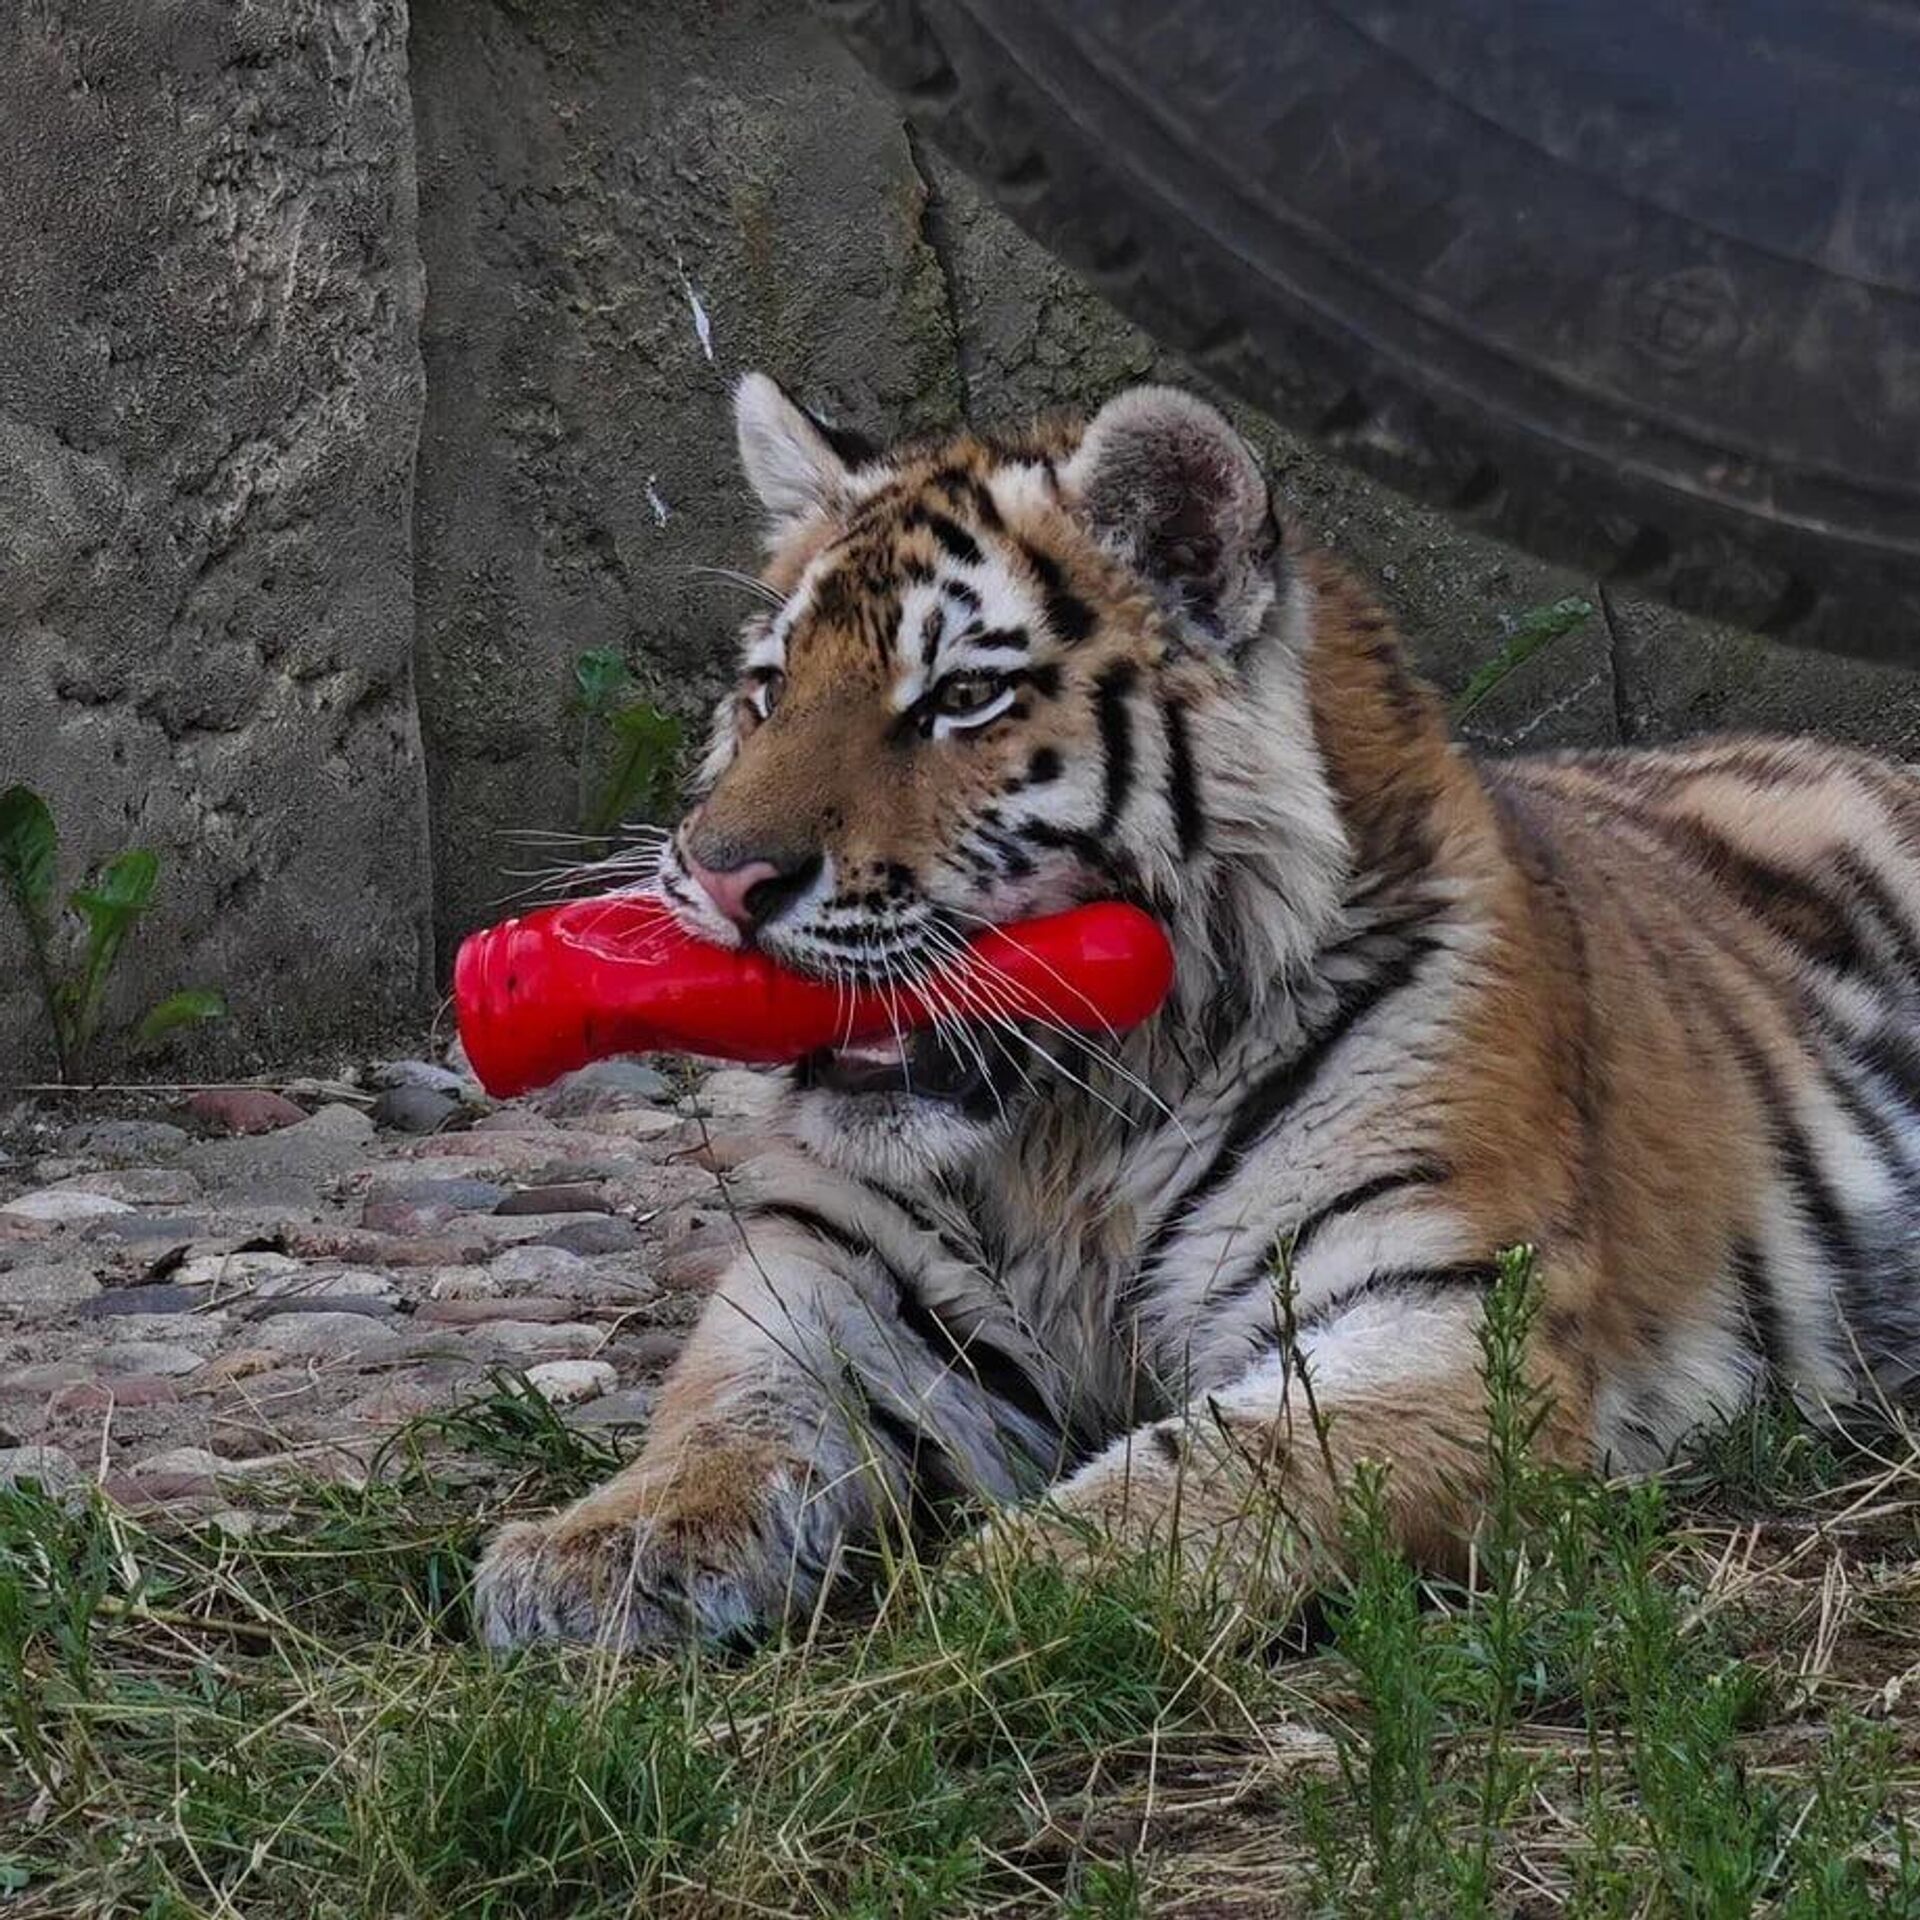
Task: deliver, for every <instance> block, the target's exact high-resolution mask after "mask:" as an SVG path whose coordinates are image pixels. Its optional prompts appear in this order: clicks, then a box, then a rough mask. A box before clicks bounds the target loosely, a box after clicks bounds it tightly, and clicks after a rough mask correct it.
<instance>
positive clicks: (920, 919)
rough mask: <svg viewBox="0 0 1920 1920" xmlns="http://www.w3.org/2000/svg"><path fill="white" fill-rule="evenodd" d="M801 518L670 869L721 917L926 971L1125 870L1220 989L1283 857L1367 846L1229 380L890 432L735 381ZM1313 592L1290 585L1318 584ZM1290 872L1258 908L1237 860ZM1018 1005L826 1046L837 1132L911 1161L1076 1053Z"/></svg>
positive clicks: (1288, 864)
mask: <svg viewBox="0 0 1920 1920" xmlns="http://www.w3.org/2000/svg"><path fill="white" fill-rule="evenodd" d="M736 419H737V427H738V433H739V443H740V457H741V461H742V464H743V466H744V468H745V470H746V475H747V479H748V481H749V483H750V484H751V486H752V487H753V489H754V491H755V492H756V493H757V494H758V496H759V498H760V500H761V502H762V503H763V505H764V507H765V508H766V511H767V513H768V515H769V516H770V519H771V557H770V559H769V561H768V563H767V565H766V567H765V569H764V572H763V574H762V580H763V582H764V584H765V587H766V589H767V593H766V605H765V607H764V609H763V610H762V611H760V612H758V613H756V614H755V616H754V617H753V618H752V619H751V620H749V622H748V623H747V626H746V630H745V633H744V636H743V643H742V649H741V664H740V676H739V681H738V684H737V687H736V689H735V691H734V692H733V693H732V694H731V695H730V696H729V697H728V698H727V699H726V700H725V701H724V702H723V703H722V705H721V708H720V710H719V713H718V715H717V717H716V723H715V728H714V735H713V741H712V746H711V749H710V752H709V754H708V756H707V759H706V762H705V765H704V767H703V768H702V770H701V774H700V776H699V779H698V782H697V796H698V797H697V800H696V804H694V805H693V807H692V808H691V810H690V811H689V812H688V814H687V815H686V817H685V819H684V820H683V821H682V823H681V824H680V826H679V828H678V830H677V831H676V833H675V834H674V835H673V836H672V838H671V840H670V842H669V843H668V846H667V848H666V850H665V852H664V855H663V858H662V863H661V869H660V886H661V888H662V890H663V891H664V892H665V894H666V896H667V898H668V899H669V900H670V901H671V902H672V904H673V906H674V908H675V910H676V912H677V913H678V914H679V915H680V917H681V918H682V920H683V921H684V922H685V924H686V925H688V926H689V927H690V928H691V929H692V930H693V931H695V932H696V933H698V934H700V935H701V936H703V937H705V938H707V939H710V940H716V941H719V942H721V943H723V944H728V945H744V944H751V945H754V946H757V947H760V948H762V949H764V950H765V951H766V952H767V953H769V954H770V955H772V956H774V957H775V958H777V959H778V960H779V961H781V962H782V963H783V964H785V965H787V966H789V967H792V968H795V969H798V970H799V971H801V972H804V973H808V974H812V975H816V976H821V977H825V978H829V979H833V978H858V979H861V980H863V981H873V982H885V981H888V980H897V979H900V978H904V977H912V976H914V975H916V974H920V973H923V972H926V971H928V970H930V969H932V968H933V967H935V966H936V965H938V964H939V963H940V962H941V961H942V960H943V959H945V958H947V957H949V956H950V955H951V954H952V953H953V952H954V950H955V949H956V947H957V946H958V945H959V944H960V943H961V942H962V941H964V940H965V939H966V937H967V936H968V935H969V934H970V933H972V932H974V931H976V930H977V929H978V928H980V927H981V926H983V925H985V924H988V923H998V922H1003V921H1010V920H1016V919H1022V918H1025V917H1028V916H1030V915H1034V914H1041V913H1047V912H1052V911H1055V910H1058V909H1061V908H1064V907H1067V906H1071V905H1074V904H1077V903H1079V902H1082V901H1086V900H1089V899H1095V898H1105V897H1124V898H1129V899H1133V900H1137V901H1139V902H1141V903H1143V904H1145V905H1147V906H1149V907H1150V908H1151V909H1152V910H1153V911H1155V912H1156V913H1158V914H1159V915H1160V916H1161V917H1162V918H1163V920H1165V921H1166V922H1167V924H1168V925H1169V926H1170V928H1171V929H1172V930H1173V932H1174V934H1175V936H1176V946H1177V949H1178V951H1179V953H1180V969H1181V994H1182V996H1183V999H1184V1000H1185V1002H1186V1003H1188V1004H1189V1005H1191V1004H1195V1003H1197V1002H1198V1001H1199V1000H1200V999H1203V998H1204V997H1205V996H1206V995H1207V994H1208V993H1209V992H1210V991H1212V990H1213V988H1214V986H1215V985H1216V984H1217V982H1216V981H1215V980H1214V979H1213V976H1214V974H1215V973H1217V972H1218V970H1220V969H1222V968H1233V967H1236V966H1238V967H1243V968H1251V969H1254V970H1255V971H1260V970H1266V971H1271V970H1272V969H1273V968H1274V967H1276V966H1280V965H1284V964H1285V962H1286V961H1287V959H1288V958H1289V957H1290V956H1289V954H1288V953H1287V951H1286V950H1285V949H1286V947H1287V944H1288V942H1289V941H1290V940H1291V939H1293V938H1295V935H1294V934H1293V933H1292V932H1291V931H1289V930H1288V929H1290V928H1291V926H1292V919H1291V918H1288V919H1287V925H1286V928H1285V929H1283V928H1281V927H1280V926H1279V923H1278V922H1277V921H1276V922H1275V925H1274V927H1273V928H1270V929H1269V932H1270V933H1271V936H1272V937H1271V938H1269V939H1268V940H1267V941H1266V942H1265V946H1264V947H1262V943H1261V941H1260V940H1259V939H1257V938H1253V937H1251V935H1252V934H1253V933H1256V932H1257V931H1258V929H1257V928H1249V927H1248V926H1243V925H1240V924H1237V923H1236V924H1227V925H1223V922H1236V921H1237V922H1260V921H1261V920H1262V916H1263V915H1264V916H1265V917H1266V919H1268V920H1272V919H1273V918H1274V916H1273V914H1272V911H1271V906H1272V903H1271V900H1268V901H1267V902H1266V904H1264V905H1263V904H1262V898H1261V895H1262V889H1265V890H1266V891H1267V892H1268V893H1269V894H1271V893H1274V892H1276V891H1277V892H1278V893H1279V894H1281V895H1288V896H1291V897H1292V902H1293V904H1294V905H1297V906H1300V907H1303V908H1304V907H1311V906H1314V905H1316V903H1320V902H1321V900H1322V896H1323V895H1325V894H1326V892H1327V891H1328V888H1329V887H1330V885H1331V880H1330V874H1331V871H1332V867H1333V865H1334V864H1335V863H1336V862H1337V859H1338V855H1339V840H1340V833H1339V827H1338V825H1337V823H1336V822H1335V821H1333V819H1332V818H1331V814H1330V810H1329V808H1328V805H1327V803H1326V787H1325V781H1324V779H1323V778H1322V777H1321V775H1320V773H1319V771H1318V767H1317V760H1316V753H1315V748H1314V743H1313V739H1312V731H1311V727H1310V724H1309V720H1308V716H1307V713H1306V710H1305V703H1304V702H1303V700H1302V698H1301V694H1300V675H1301V659H1300V655H1301V652H1302V645H1301V641H1300V636H1299V634H1298V633H1297V632H1295V631H1294V629H1295V628H1296V627H1297V626H1298V624H1299V600H1300V596H1299V594H1298V593H1297V592H1290V589H1289V582H1288V577H1287V567H1286V562H1285V559H1284V557H1283V555H1282V550H1281V544H1280V538H1279V532H1278V528H1277V525H1276V521H1275V517H1274V513H1273V509H1272V505H1271V502H1270V498H1269V493H1268V488H1267V484H1266V481H1265V479H1264V477H1263V475H1262V473H1261V471H1260V468H1259V466H1258V464H1257V463H1256V461H1255V459H1254V457H1253V454H1252V453H1251V451H1250V450H1249V449H1248V447H1247V446H1246V444H1245V442H1244V441H1243V440H1242V439H1241V437H1240V436H1239V434H1238V433H1236V432H1235V431H1234V429H1233V428H1232V426H1231V425H1230V424H1229V423H1228V422H1227V421H1226V419H1225V418H1224V417H1223V416H1222V415H1221V414H1219V413H1218V412H1217V411H1216V410H1215V409H1214V408H1212V407H1210V406H1208V405H1207V404H1206V403H1205V402H1203V401H1201V400H1198V399H1195V398H1193V397H1192V396H1190V395H1188V394H1184V393H1180V392H1177V391H1174V390H1172V389H1169V388H1161V387H1142V388H1137V389H1134V390H1132V391H1130V392H1127V393H1124V394H1122V395H1121V396H1120V397H1119V398H1117V399H1115V400H1114V401H1112V402H1111V403H1110V404H1108V405H1107V406H1106V407H1104V408H1103V409H1101V411H1100V412H1099V413H1097V414H1096V415H1095V416H1094V417H1093V418H1092V420H1090V421H1089V422H1087V423H1086V424H1085V425H1084V427H1080V426H1076V425H1068V424H1062V425H1057V426H1050V427H1045V428H1041V429H1038V430H1035V431H1034V432H1032V433H1031V434H1029V435H1027V436H1025V437H1023V438H1020V439H1017V440H1012V441H1006V440H999V439H993V440H989V439H985V438H976V437H974V436H972V435H965V434H963V435H960V436H958V437H955V438H953V439H949V440H945V441H940V442H937V443H923V444H915V445H911V446H907V447H904V448H900V449H896V450H894V451H892V452H889V453H881V452H878V451H876V450H873V449H870V448H868V447H865V446H864V445H860V444H856V443H855V442H853V441H852V440H850V439H849V438H848V437H847V436H844V435H842V434H839V433H836V432H834V431H833V430H831V429H829V428H827V427H825V426H824V425H823V424H822V423H821V422H820V421H818V420H817V419H815V418H814V417H813V416H812V415H810V414H809V413H807V412H806V411H805V410H804V409H803V408H802V407H800V406H799V405H798V404H796V403H795V402H794V401H793V400H792V399H790V398H789V397H788V396H787V395H786V394H785V393H784V392H783V391H782V390H781V389H780V388H779V387H778V386H777V385H776V384H775V383H774V382H773V381H771V380H769V379H767V378H766V377H765V376H763V375H759V374H751V375H749V376H747V378H746V379H745V380H743V381H742V382H741V384H740V387H739V390H738V393H737V396H736ZM1290 608H1291V609H1292V612H1291V613H1290V611H1289V609H1290ZM1249 861H1253V862H1255V863H1259V862H1265V863H1267V866H1268V867H1272V866H1273V863H1274V862H1276V861H1277V863H1278V866H1277V870H1276V871H1267V870H1265V869H1264V868H1263V870H1262V871H1261V872H1260V873H1259V874H1258V875H1257V876H1256V877H1255V879H1254V881H1253V882H1251V883H1250V884H1249V886H1248V887H1247V888H1245V889H1243V896H1244V897H1242V898H1240V900H1239V902H1238V904H1237V906H1236V904H1235V901H1234V899H1233V897H1232V888H1231V887H1229V886H1227V885H1224V884H1223V876H1225V875H1228V874H1238V875H1241V878H1243V879H1244V878H1245V875H1244V874H1242V873H1241V869H1242V868H1243V867H1245V866H1246V865H1247V863H1248V862H1249ZM1056 1051H1057V1049H1056V1045H1055V1043H1054V1041H1053V1040H1052V1038H1051V1037H1050V1036H1046V1035H1036V1034H1034V1033H1032V1032H1030V1031H1029V1032H1024V1033H1017V1032H1014V1031H1012V1030H1010V1029H1006V1028H1003V1027H1000V1026H998V1025H997V1024H996V1023H994V1022H992V1021H991V1020H986V1019H983V1020H982V1021H981V1022H978V1023H973V1022H969V1023H968V1024H967V1027H966V1028H964V1029H959V1030H956V1031H952V1032H948V1033H944V1034H938V1035H936V1034H923V1035H921V1036H919V1037H917V1038H914V1039H912V1040H909V1041H907V1042H905V1043H903V1044H902V1045H899V1046H895V1047H888V1048H881V1049H872V1050H854V1049H840V1050H836V1051H832V1052H828V1053H823V1054H820V1055H816V1056H814V1057H813V1058H811V1059H809V1060H807V1061H805V1062H803V1063H802V1064H801V1066H800V1067H799V1068H798V1069H797V1071H796V1075H795V1082H796V1088H797V1091H798V1104H797V1116H798V1124H799V1127H800V1130H801V1133H802V1137H803V1138H805V1139H806V1140H807V1141H808V1143H809V1144H810V1145H811V1146H812V1147H813V1148H814V1149H815V1150H816V1151H817V1152H820V1153H822V1154H824V1155H826V1156H827V1157H829V1158H830V1159H832V1160H834V1161H836V1162H837V1163H839V1164H843V1165H849V1166H851V1167H854V1168H856V1169H857V1170H859V1171H862V1172H867V1173H875V1174H892V1175H894V1176H905V1175H910V1174H912V1173H914V1172H916V1171H921V1170H925V1169H928V1168H930V1167H934V1166H941V1165H948V1164H951V1163H952V1162H954V1161H955V1160H956V1159H957V1158H960V1157H964V1156H966V1155H968V1154H970V1153H972V1152H974V1151H976V1150H977V1149H978V1148H979V1147H980V1146H981V1145H982V1143H983V1142H984V1141H985V1140H987V1139H989V1138H990V1137H991V1136H992V1133H993V1130H994V1129H995V1128H996V1127H1000V1128H1004V1127H1006V1126H1007V1125H1009V1124H1015V1123H1016V1117H1017V1114H1018V1113H1019V1112H1020V1111H1021V1110H1022V1109H1023V1108H1024V1107H1025V1106H1027V1105H1029V1104H1030V1103H1031V1102H1032V1101H1033V1100H1035V1099H1044V1098H1046V1097H1047V1095H1048V1089H1049V1088H1050V1087H1051V1088H1055V1089H1057V1088H1059V1087H1060V1086H1061V1085H1062V1084H1063V1075H1062V1071H1061V1069H1062V1068H1063V1067H1065V1068H1066V1069H1067V1070H1066V1073H1065V1078H1066V1079H1073V1080H1077V1078H1078V1076H1077V1075H1076V1074H1075V1073H1073V1071H1072V1070H1071V1068H1070V1065H1069V1064H1068V1063H1066V1062H1063V1061H1061V1060H1058V1059H1056V1058H1054V1057H1052V1055H1053V1054H1054V1053H1055V1052H1056Z"/></svg>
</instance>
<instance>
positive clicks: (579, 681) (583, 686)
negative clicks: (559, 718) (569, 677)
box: [573, 647, 627, 714]
mask: <svg viewBox="0 0 1920 1920" xmlns="http://www.w3.org/2000/svg"><path fill="white" fill-rule="evenodd" d="M573 678H574V684H575V685H576V686H578V687H579V689H580V702H581V705H582V706H584V707H585V708H586V710H587V711H588V712H589V713H592V714H603V713H605V712H606V711H607V710H608V709H609V708H610V707H611V706H612V705H613V703H614V702H615V701H616V700H617V699H619V697H620V695H621V694H622V693H624V692H625V691H626V687H627V662H626V656H625V655H624V654H622V653H621V651H620V649H619V648H618V647H589V648H588V649H587V650H586V652H585V653H583V654H581V655H580V657H579V658H578V659H577V660H575V661H574V663H573Z"/></svg>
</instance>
